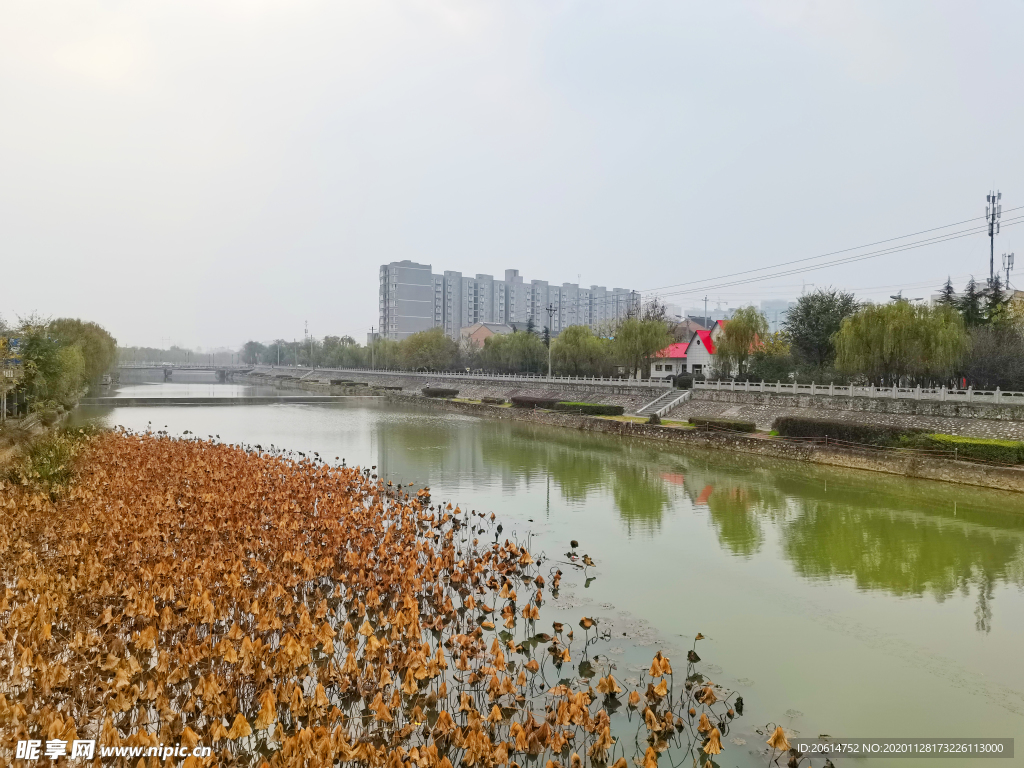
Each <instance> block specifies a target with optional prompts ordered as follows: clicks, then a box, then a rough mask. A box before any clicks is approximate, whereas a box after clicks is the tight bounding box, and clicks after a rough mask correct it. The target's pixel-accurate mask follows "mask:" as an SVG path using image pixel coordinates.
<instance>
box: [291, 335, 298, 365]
mask: <svg viewBox="0 0 1024 768" xmlns="http://www.w3.org/2000/svg"><path fill="white" fill-rule="evenodd" d="M292 346H294V347H295V367H296V368H298V367H299V340H298V339H295V338H293V339H292Z"/></svg>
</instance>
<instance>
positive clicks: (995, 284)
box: [984, 273, 1010, 325]
mask: <svg viewBox="0 0 1024 768" xmlns="http://www.w3.org/2000/svg"><path fill="white" fill-rule="evenodd" d="M1009 302H1010V299H1009V297H1008V296H1007V295H1006V292H1005V291H1004V290H1003V283H1002V281H1001V280H1000V279H999V274H998V273H997V274H996V276H995V277H993V278H992V280H990V281H989V284H988V288H987V290H986V291H985V309H984V313H985V322H986V323H989V324H990V325H992V324H994V325H998V324H999V323H1001V322H1003V320H1004V319H1006V315H1007V312H1006V305H1007V304H1009Z"/></svg>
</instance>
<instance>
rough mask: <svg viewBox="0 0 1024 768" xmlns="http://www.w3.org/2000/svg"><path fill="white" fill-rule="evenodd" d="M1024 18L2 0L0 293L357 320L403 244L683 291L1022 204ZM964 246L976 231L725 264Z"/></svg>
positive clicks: (925, 260)
mask: <svg viewBox="0 0 1024 768" xmlns="http://www.w3.org/2000/svg"><path fill="white" fill-rule="evenodd" d="M1021 30H1024V3H1022V2H1020V1H1019V0H1013V1H1010V0H1003V1H995V0H992V1H989V2H983V3H977V2H975V3H967V2H962V1H960V2H939V1H938V0H921V1H920V2H911V1H910V0H902V1H901V2H895V3H894V2H856V3H854V2H849V3H846V2H838V1H837V0H822V1H821V2H815V1H812V0H778V1H776V2H763V3H759V2H743V1H742V0H734V1H733V0H714V2H708V0H702V1H701V2H679V0H670V1H667V2H642V1H631V2H621V1H617V2H597V1H594V2H582V1H560V0H539V1H538V2H532V1H530V0H507V1H506V2H485V1H483V0H477V1H470V0H465V1H461V2H458V1H457V2H445V1H444V0H415V1H412V2H390V1H388V0H365V1H359V2H346V1H344V0H330V1H329V2H311V1H306V0H237V1H236V2H218V1H217V0H202V1H201V2H188V1H187V0H173V1H161V0H146V1H145V2H129V1H127V0H126V1H118V2H102V1H101V0H91V1H89V2H72V1H71V0H67V1H66V2H60V3H55V2H48V1H47V0H0V288H2V290H0V313H2V314H3V316H4V318H5V319H6V320H8V321H11V320H14V319H16V316H17V315H19V314H21V315H24V314H26V313H28V312H31V311H38V312H40V313H43V314H45V315H51V316H78V317H82V318H84V319H92V320H96V321H97V322H99V323H101V324H102V325H104V326H105V327H106V328H107V329H108V330H110V331H111V332H112V333H113V334H114V335H115V336H116V337H117V338H118V340H119V342H121V343H122V344H129V345H136V344H137V345H152V346H166V345H167V344H169V343H177V344H182V345H188V346H202V347H207V348H208V347H213V346H221V345H231V346H236V345H240V344H242V343H243V342H245V341H246V340H247V339H250V338H255V339H260V340H269V339H272V338H275V337H284V338H289V339H290V338H300V339H301V338H302V335H303V324H304V322H305V321H308V322H309V328H310V332H311V333H312V334H314V335H315V336H318V337H319V336H323V335H324V334H328V333H330V334H344V333H348V334H351V335H353V336H355V337H356V338H357V339H358V340H359V341H365V334H366V331H367V330H368V329H369V327H370V326H371V325H375V324H376V322H377V285H378V282H377V280H378V268H379V266H380V264H381V263H384V262H388V261H392V260H398V259H405V258H408V259H413V260H416V261H421V262H426V263H430V264H432V265H433V266H434V269H435V271H442V270H444V269H452V270H461V271H463V272H464V273H470V274H475V273H477V272H483V273H490V274H494V275H495V276H500V275H502V274H503V272H504V270H505V269H507V268H518V269H519V270H520V272H521V274H523V275H524V276H525V278H526V280H530V279H534V278H537V279H547V280H550V281H552V282H555V283H561V282H564V281H570V282H576V281H577V275H579V276H580V277H579V279H580V280H581V281H582V283H583V284H585V285H590V284H599V285H605V286H608V287H613V286H614V287H628V288H635V289H639V290H647V289H652V288H660V287H662V286H667V285H676V284H683V285H682V286H681V287H680V288H676V289H671V290H673V291H683V293H681V294H677V295H674V296H672V297H670V298H669V299H668V300H670V301H675V302H678V303H683V304H688V303H690V302H689V299H690V298H691V297H692V298H696V297H700V298H703V296H704V293H705V292H704V291H702V290H701V289H700V287H699V286H698V285H697V281H699V280H703V279H707V278H716V277H717V276H720V275H725V274H729V273H732V272H738V271H742V270H747V269H753V268H757V267H763V266H767V265H772V264H777V263H779V262H784V261H788V260H791V259H799V258H804V257H809V256H815V255H817V254H821V253H825V252H830V251H836V250H840V249H844V248H850V247H854V246H859V245H862V244H864V243H869V242H872V241H876V240H881V239H885V238H890V237H896V236H899V235H904V234H908V233H911V232H916V231H918V230H924V229H928V228H931V227H937V226H941V225H946V224H951V223H953V222H958V221H962V220H965V219H969V218H971V217H980V216H982V215H983V214H984V206H985V194H986V193H987V192H988V190H989V188H990V187H993V186H998V187H999V188H1001V189H1002V191H1003V201H1004V204H1005V207H1006V208H1007V209H1009V208H1012V207H1015V206H1020V205H1024V183H1022V181H1024V149H1022V143H1021V138H1022V133H1024V132H1022V126H1024V99H1022V98H1021V97H1022V95H1024V83H1022V77H1021V73H1022V72H1024V64H1022V57H1024V50H1022V44H1021ZM1022 212H1024V211H1022ZM1017 213H1019V212H1017ZM1014 215H1015V212H1009V213H1006V214H1004V218H1011V217H1013V216H1014ZM974 223H980V219H979V220H978V221H977V222H974ZM965 226H967V225H965ZM963 228H964V227H960V229H963ZM949 231H958V230H957V228H953V229H952V230H949ZM1015 243H1017V244H1018V250H1021V251H1022V253H1021V255H1022V257H1024V227H1012V226H1008V227H1006V228H1005V229H1004V232H1003V234H1002V235H1001V236H1000V237H999V238H998V239H997V243H996V248H997V260H998V257H999V254H1000V253H1002V251H1003V250H1009V249H1013V246H1014V244H1015ZM1022 266H1024V261H1022ZM970 273H974V274H975V275H977V276H978V277H979V278H981V277H986V276H987V274H988V240H987V237H985V236H984V235H975V236H973V237H968V238H964V239H959V240H955V241H952V242H948V243H944V244H940V245H937V246H932V247H928V248H922V249H918V250H911V251H907V252H903V253H898V254H894V255H890V256H885V257H881V258H877V259H872V260H866V261H861V262H857V263H855V264H851V265H846V266H839V267H831V268H827V269H820V270H817V271H814V272H809V273H806V274H799V275H795V276H787V277H782V278H776V279H773V280H769V281H764V282H758V283H753V284H747V285H742V286H732V287H723V288H719V289H717V290H712V291H710V292H708V293H709V295H710V296H711V304H712V306H714V304H715V302H716V300H718V299H719V298H720V299H721V301H722V305H723V307H724V306H728V307H735V306H739V305H742V304H746V303H750V302H758V301H760V300H761V299H764V298H785V297H794V296H796V295H798V294H799V293H800V291H801V290H802V284H803V283H804V282H806V283H808V284H812V283H813V284H816V285H826V284H833V285H836V286H839V287H843V288H848V289H855V290H856V292H857V293H858V295H861V296H864V297H876V298H882V297H885V296H887V295H888V294H889V293H893V292H894V291H895V290H897V289H898V288H899V287H900V286H909V287H910V288H909V290H908V295H911V296H927V295H928V294H929V293H930V292H931V290H933V288H934V287H937V285H938V284H939V283H941V282H942V281H943V280H944V279H945V277H946V275H947V274H951V275H953V276H954V278H956V279H957V281H958V282H962V280H963V279H964V278H966V276H967V275H969V274H970ZM711 284H712V285H716V284H717V283H714V282H713V283H711ZM1021 285H1022V287H1024V274H1022V275H1021ZM808 289H809V287H808ZM664 292H666V293H667V292H668V291H664Z"/></svg>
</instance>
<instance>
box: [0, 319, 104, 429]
mask: <svg viewBox="0 0 1024 768" xmlns="http://www.w3.org/2000/svg"><path fill="white" fill-rule="evenodd" d="M0 358H2V359H3V360H4V364H5V366H13V365H15V364H18V365H20V370H21V376H20V377H19V379H18V380H17V387H16V391H21V392H23V393H24V394H25V395H27V398H28V402H29V404H30V406H31V407H32V408H33V409H35V410H51V409H53V408H55V407H56V406H57V405H60V406H62V407H65V408H67V407H70V406H72V405H74V403H75V402H77V400H78V398H79V397H80V396H81V394H82V393H83V392H84V391H85V390H86V389H87V388H88V387H89V386H90V385H93V384H97V383H99V381H100V379H101V378H102V376H103V374H105V373H107V372H108V371H109V370H110V369H111V367H112V366H113V365H114V363H115V362H116V360H117V341H116V340H115V339H114V337H113V336H111V335H110V334H109V333H108V332H107V331H106V330H104V329H103V328H102V327H101V326H99V325H97V324H96V323H90V322H85V321H83V320H78V319H74V318H58V319H56V320H50V319H46V318H41V317H39V316H37V315H32V316H30V317H28V318H20V319H19V320H18V322H17V323H16V324H14V325H13V326H8V325H7V324H6V323H5V322H4V320H3V318H0Z"/></svg>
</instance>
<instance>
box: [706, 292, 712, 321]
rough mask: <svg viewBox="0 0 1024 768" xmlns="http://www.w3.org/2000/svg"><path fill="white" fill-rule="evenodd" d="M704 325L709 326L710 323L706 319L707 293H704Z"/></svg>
mask: <svg viewBox="0 0 1024 768" xmlns="http://www.w3.org/2000/svg"><path fill="white" fill-rule="evenodd" d="M704 325H706V326H708V327H709V328H710V327H711V323H710V322H709V321H708V295H707V294H706V293H705V294H704Z"/></svg>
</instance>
